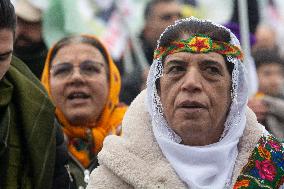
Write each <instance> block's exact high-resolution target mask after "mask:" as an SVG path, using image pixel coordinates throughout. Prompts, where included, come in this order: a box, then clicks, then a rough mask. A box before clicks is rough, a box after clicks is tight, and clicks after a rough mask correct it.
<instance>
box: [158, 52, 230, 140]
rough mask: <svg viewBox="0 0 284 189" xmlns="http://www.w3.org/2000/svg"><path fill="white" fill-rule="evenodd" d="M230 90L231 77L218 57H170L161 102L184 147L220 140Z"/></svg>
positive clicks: (164, 76) (166, 67)
mask: <svg viewBox="0 0 284 189" xmlns="http://www.w3.org/2000/svg"><path fill="white" fill-rule="evenodd" d="M230 88H231V77H230V74H229V72H228V70H227V68H226V63H225V60H224V58H223V57H222V55H220V54H218V53H214V52H211V53H206V54H204V53H201V54H193V53H188V52H179V53H175V54H171V55H168V56H167V57H166V59H165V61H164V70H163V76H162V77H161V79H160V97H161V102H162V105H163V109H164V115H165V118H166V120H167V122H168V124H169V126H170V127H171V128H172V129H173V130H174V131H175V132H176V133H177V134H178V135H179V136H180V137H181V138H182V140H183V143H184V144H186V145H192V146H202V145H208V144H212V143H215V142H217V141H218V140H219V138H220V137H221V134H222V132H223V129H224V123H225V120H226V116H227V112H228V109H229V106H230V103H231V96H230Z"/></svg>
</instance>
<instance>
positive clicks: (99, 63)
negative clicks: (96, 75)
mask: <svg viewBox="0 0 284 189" xmlns="http://www.w3.org/2000/svg"><path fill="white" fill-rule="evenodd" d="M82 63H91V64H95V65H100V66H101V67H105V64H104V63H102V62H97V61H93V60H85V61H83V62H82Z"/></svg>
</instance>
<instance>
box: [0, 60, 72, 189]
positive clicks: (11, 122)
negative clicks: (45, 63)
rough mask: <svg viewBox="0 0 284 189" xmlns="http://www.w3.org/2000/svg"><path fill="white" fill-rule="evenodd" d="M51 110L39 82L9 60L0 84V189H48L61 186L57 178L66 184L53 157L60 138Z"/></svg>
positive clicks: (23, 68) (64, 175) (51, 106)
mask: <svg viewBox="0 0 284 189" xmlns="http://www.w3.org/2000/svg"><path fill="white" fill-rule="evenodd" d="M54 110H55V109H54V106H53V105H52V103H51V102H50V100H49V98H48V96H47V93H46V92H45V90H44V88H43V87H42V85H41V83H40V82H39V80H37V79H36V77H35V76H34V75H33V74H32V73H31V72H30V70H29V69H28V68H27V67H26V66H25V64H24V63H23V62H21V61H20V60H19V59H17V58H15V57H13V59H12V62H11V66H10V68H9V70H8V72H7V73H6V74H5V76H4V78H3V79H2V80H1V81H0V115H1V116H0V188H1V189H12V188H21V189H32V188H35V189H41V188H44V189H51V188H52V185H53V186H61V185H59V184H57V180H58V179H57V177H59V175H60V178H61V179H62V181H64V182H67V183H68V182H69V177H66V175H67V174H66V169H62V168H64V163H63V164H62V163H60V162H58V158H59V155H56V152H57V153H59V151H62V148H61V147H60V146H61V144H60V142H61V141H60V135H62V134H61V132H60V130H57V129H56V127H55V126H54ZM56 135H58V136H59V137H57V138H56ZM55 165H56V167H55ZM55 177H56V178H55ZM56 188H58V187H56ZM63 188H67V187H63ZM63 188H62V189H63ZM59 189H60V188H59Z"/></svg>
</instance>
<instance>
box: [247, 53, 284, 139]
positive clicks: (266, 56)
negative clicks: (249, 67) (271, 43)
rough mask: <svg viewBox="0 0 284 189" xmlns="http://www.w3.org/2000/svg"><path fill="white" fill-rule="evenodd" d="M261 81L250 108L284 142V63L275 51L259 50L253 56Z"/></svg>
mask: <svg viewBox="0 0 284 189" xmlns="http://www.w3.org/2000/svg"><path fill="white" fill-rule="evenodd" d="M253 56H254V59H255V63H256V69H257V75H258V79H259V90H258V93H257V94H256V95H255V96H254V97H252V98H251V99H250V100H249V103H248V105H249V107H250V108H251V109H252V110H253V111H254V112H255V114H256V116H257V120H258V121H259V122H260V123H262V124H263V125H264V126H265V127H266V129H267V130H268V131H270V132H271V133H272V134H273V135H274V136H276V137H277V138H278V139H279V140H281V141H284V96H283V84H284V82H283V81H284V62H283V59H281V58H280V56H279V54H278V53H277V51H274V50H273V49H258V50H257V51H255V52H254V54H253Z"/></svg>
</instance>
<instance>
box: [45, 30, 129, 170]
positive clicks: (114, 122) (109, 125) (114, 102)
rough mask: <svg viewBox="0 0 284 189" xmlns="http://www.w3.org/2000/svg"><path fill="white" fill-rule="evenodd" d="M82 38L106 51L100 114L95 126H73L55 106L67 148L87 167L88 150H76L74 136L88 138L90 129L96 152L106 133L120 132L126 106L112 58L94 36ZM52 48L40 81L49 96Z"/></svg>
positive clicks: (88, 160) (93, 151) (88, 161)
mask: <svg viewBox="0 0 284 189" xmlns="http://www.w3.org/2000/svg"><path fill="white" fill-rule="evenodd" d="M82 37H83V38H91V39H94V40H96V41H97V42H98V43H100V44H101V46H102V47H103V48H104V51H105V52H106V53H107V55H106V56H107V62H108V66H109V92H108V97H107V101H106V104H105V107H104V109H103V111H102V114H101V116H100V118H99V120H98V122H97V123H96V126H95V127H92V128H86V126H84V125H81V126H73V125H71V124H70V123H69V121H68V120H67V119H66V117H65V116H64V114H63V113H62V111H61V110H60V109H59V107H56V116H57V119H58V120H59V122H60V124H61V125H62V126H63V131H64V133H65V134H66V135H67V136H68V139H69V143H68V149H69V151H70V152H71V153H72V154H73V156H75V157H76V158H77V159H78V160H79V161H80V162H81V163H82V165H83V166H84V167H88V165H89V163H90V159H91V157H89V156H90V155H89V152H87V151H85V150H78V149H76V147H75V146H74V141H72V139H74V138H82V139H86V138H88V137H89V136H88V132H87V131H88V130H91V137H92V140H93V144H94V148H93V149H92V153H94V154H97V153H98V152H99V151H100V150H101V148H102V145H103V140H104V138H105V137H106V136H107V135H108V134H110V133H111V134H120V133H117V129H118V127H119V126H120V124H121V121H122V118H123V116H124V113H125V111H126V109H127V107H126V106H125V105H123V104H121V103H119V92H120V88H121V79H120V74H119V71H118V69H117V67H116V66H115V64H114V62H113V60H112V58H111V57H110V55H109V54H108V51H107V50H106V49H105V47H104V46H103V44H102V43H101V42H100V41H99V40H98V39H97V38H96V37H95V36H91V35H82ZM53 50H54V47H53V48H51V49H50V50H49V52H48V55H47V59H46V62H45V67H44V70H43V75H42V79H41V81H42V83H43V85H44V87H45V88H46V90H47V92H48V94H49V96H50V97H51V99H52V96H51V91H50V90H51V89H50V65H51V62H50V61H51V54H52V52H53Z"/></svg>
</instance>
